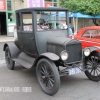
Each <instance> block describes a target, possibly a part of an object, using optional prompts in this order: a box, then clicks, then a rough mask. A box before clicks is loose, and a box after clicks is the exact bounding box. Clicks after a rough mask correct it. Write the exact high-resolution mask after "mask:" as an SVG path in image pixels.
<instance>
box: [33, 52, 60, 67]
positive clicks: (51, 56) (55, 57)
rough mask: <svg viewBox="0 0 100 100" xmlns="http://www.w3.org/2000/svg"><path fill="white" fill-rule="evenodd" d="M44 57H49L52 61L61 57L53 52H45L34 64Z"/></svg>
mask: <svg viewBox="0 0 100 100" xmlns="http://www.w3.org/2000/svg"><path fill="white" fill-rule="evenodd" d="M42 58H47V59H49V60H52V61H58V60H59V59H60V57H59V56H58V55H56V54H54V53H51V52H47V53H43V54H41V55H40V56H39V57H38V58H37V59H36V60H35V62H34V66H36V65H37V63H38V61H39V60H40V59H42Z"/></svg>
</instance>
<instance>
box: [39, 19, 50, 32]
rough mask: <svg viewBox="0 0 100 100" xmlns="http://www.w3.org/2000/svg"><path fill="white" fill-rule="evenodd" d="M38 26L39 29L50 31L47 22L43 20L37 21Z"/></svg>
mask: <svg viewBox="0 0 100 100" xmlns="http://www.w3.org/2000/svg"><path fill="white" fill-rule="evenodd" d="M39 26H40V27H41V29H45V30H47V29H50V26H49V23H48V21H45V20H44V19H43V18H40V19H39Z"/></svg>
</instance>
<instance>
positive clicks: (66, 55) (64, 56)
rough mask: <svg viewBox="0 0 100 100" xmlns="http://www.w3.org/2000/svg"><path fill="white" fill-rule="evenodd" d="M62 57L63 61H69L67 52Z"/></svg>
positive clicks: (63, 52) (62, 53)
mask: <svg viewBox="0 0 100 100" xmlns="http://www.w3.org/2000/svg"><path fill="white" fill-rule="evenodd" d="M60 56H61V59H62V60H67V59H68V53H67V52H66V51H62V52H61V54H60Z"/></svg>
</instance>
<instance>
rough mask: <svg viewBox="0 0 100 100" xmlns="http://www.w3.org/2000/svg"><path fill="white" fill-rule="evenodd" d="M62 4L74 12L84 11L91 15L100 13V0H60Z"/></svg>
mask: <svg viewBox="0 0 100 100" xmlns="http://www.w3.org/2000/svg"><path fill="white" fill-rule="evenodd" d="M60 5H61V7H64V8H68V9H69V10H70V11H72V12H82V13H84V14H89V15H98V14H100V0H60Z"/></svg>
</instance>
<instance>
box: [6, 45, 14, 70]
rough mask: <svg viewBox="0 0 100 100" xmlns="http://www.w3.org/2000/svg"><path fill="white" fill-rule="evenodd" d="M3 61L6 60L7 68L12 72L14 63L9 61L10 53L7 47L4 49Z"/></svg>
mask: <svg viewBox="0 0 100 100" xmlns="http://www.w3.org/2000/svg"><path fill="white" fill-rule="evenodd" d="M5 60H6V64H7V67H8V68H9V69H11V70H13V69H14V65H15V62H14V61H13V60H12V59H11V53H10V50H9V47H8V46H7V47H6V49H5Z"/></svg>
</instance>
